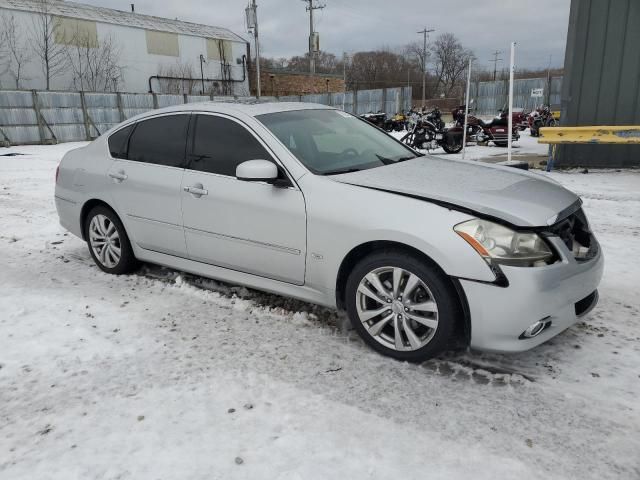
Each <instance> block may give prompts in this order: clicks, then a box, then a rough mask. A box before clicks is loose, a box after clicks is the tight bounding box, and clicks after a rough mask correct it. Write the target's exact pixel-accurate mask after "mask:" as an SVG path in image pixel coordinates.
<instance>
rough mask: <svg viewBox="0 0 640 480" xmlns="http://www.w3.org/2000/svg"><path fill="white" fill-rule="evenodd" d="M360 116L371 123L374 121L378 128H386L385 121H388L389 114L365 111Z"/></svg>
mask: <svg viewBox="0 0 640 480" xmlns="http://www.w3.org/2000/svg"><path fill="white" fill-rule="evenodd" d="M360 118H363V119H364V120H366V121H367V122H369V123H372V124H373V125H375V126H376V127H378V128H384V126H385V123H386V122H387V114H386V113H384V112H378V113H373V112H369V113H363V114H362V115H360Z"/></svg>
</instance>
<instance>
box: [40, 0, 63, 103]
mask: <svg viewBox="0 0 640 480" xmlns="http://www.w3.org/2000/svg"><path fill="white" fill-rule="evenodd" d="M35 2H36V4H37V11H36V13H35V15H34V17H33V21H32V32H31V46H32V48H33V51H34V53H35V55H36V56H37V57H38V58H39V59H40V61H41V62H42V72H43V73H44V77H45V82H46V89H47V90H49V89H50V87H51V79H53V78H55V77H57V76H59V75H61V74H62V73H63V72H64V71H65V68H66V66H67V65H66V63H67V54H66V52H65V46H64V45H61V44H59V43H57V42H56V35H57V34H58V31H59V29H60V24H59V21H58V20H57V19H56V18H55V17H54V16H53V15H52V13H51V10H52V8H51V7H52V4H53V2H52V0H35Z"/></svg>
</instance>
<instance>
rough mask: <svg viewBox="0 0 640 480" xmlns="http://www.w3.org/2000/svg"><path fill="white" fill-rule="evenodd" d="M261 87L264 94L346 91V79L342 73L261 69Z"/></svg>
mask: <svg viewBox="0 0 640 480" xmlns="http://www.w3.org/2000/svg"><path fill="white" fill-rule="evenodd" d="M255 78H256V77H255V72H251V76H250V79H251V94H252V95H255V93H256V86H255ZM260 88H261V91H262V95H264V96H276V97H280V96H284V95H306V94H308V93H327V92H332V93H333V92H342V91H344V80H343V78H342V76H340V75H326V74H320V73H317V74H315V75H310V74H308V73H293V72H269V71H264V70H261V71H260Z"/></svg>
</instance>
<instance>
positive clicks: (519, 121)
mask: <svg viewBox="0 0 640 480" xmlns="http://www.w3.org/2000/svg"><path fill="white" fill-rule="evenodd" d="M511 117H512V118H513V126H514V127H518V130H520V131H521V132H522V131H524V130H526V129H527V128H529V112H527V111H525V109H524V108H514V109H513V111H512V112H511Z"/></svg>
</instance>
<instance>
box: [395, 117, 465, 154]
mask: <svg viewBox="0 0 640 480" xmlns="http://www.w3.org/2000/svg"><path fill="white" fill-rule="evenodd" d="M434 110H435V109H434ZM430 113H434V112H433V111H432V112H429V113H427V114H425V115H423V116H422V117H421V118H419V119H418V120H417V121H416V122H415V124H414V126H413V128H412V129H411V130H409V132H408V133H407V134H406V135H405V136H404V137H402V138H401V139H400V141H401V142H404V143H405V144H407V145H408V146H410V147H411V148H413V149H416V150H435V149H436V148H438V147H442V149H443V150H444V151H445V152H447V153H458V152H460V150H462V129H461V128H459V127H453V128H444V122H442V119H440V121H441V123H440V122H438V126H441V127H440V128H438V126H436V124H435V123H433V122H432V121H431V120H429V118H431V119H434V120H436V121H437V119H438V118H439V110H438V112H437V114H436V115H432V116H431V117H430V116H429V114H430Z"/></svg>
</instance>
